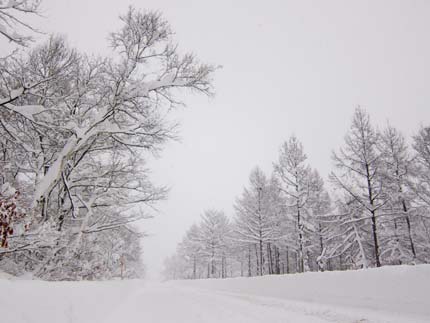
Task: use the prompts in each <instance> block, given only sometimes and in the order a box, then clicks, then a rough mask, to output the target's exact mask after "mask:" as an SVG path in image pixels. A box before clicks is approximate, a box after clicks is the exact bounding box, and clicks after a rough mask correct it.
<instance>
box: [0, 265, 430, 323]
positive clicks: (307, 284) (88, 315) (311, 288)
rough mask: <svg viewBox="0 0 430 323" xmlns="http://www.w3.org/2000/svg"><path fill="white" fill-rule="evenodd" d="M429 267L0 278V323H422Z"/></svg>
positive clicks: (428, 317)
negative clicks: (158, 277) (192, 277)
mask: <svg viewBox="0 0 430 323" xmlns="http://www.w3.org/2000/svg"><path fill="white" fill-rule="evenodd" d="M429 291H430V265H420V266H397V267H384V268H380V269H370V270H361V271H349V272H325V273H306V274H292V275H285V276H265V277H257V278H231V279H224V280H221V279H217V280H215V279H212V280H210V279H208V280H197V281H171V282H166V283H147V282H144V281H140V280H130V281H110V282H42V281H31V280H22V279H11V278H10V276H7V275H0V311H1V313H2V316H1V317H2V318H1V322H14V323H30V322H41V323H42V322H43V323H51V322H53V323H54V322H55V323H61V322H66V323H71V322H82V323H87V322H88V323H89V322H91V323H98V322H107V323H114V322H115V323H118V322H119V323H132V322H136V323H137V322H139V323H142V322H145V323H158V322H187V323H196V322H214V323H215V322H217V323H240V322H244V323H254V322H270V323H278V322H279V323H281V322H282V323H288V322H290V323H303V322H309V323H320V322H321V323H323V322H339V323H365V322H367V323H375V322H380V323H383V322H384V323H387V322H394V323H400V322H402V323H414V322H416V323H419V322H430V297H428V295H429Z"/></svg>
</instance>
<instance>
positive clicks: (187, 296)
mask: <svg viewBox="0 0 430 323" xmlns="http://www.w3.org/2000/svg"><path fill="white" fill-rule="evenodd" d="M369 317H371V318H369ZM107 322H109V323H114V322H127V323H134V322H136V323H138V322H139V323H141V322H151V323H170V322H172V323H173V322H176V323H179V322H184V323H194V322H196V323H197V322H207V323H220V322H222V323H240V322H243V323H254V322H255V323H257V322H259V323H261V322H271V323H302V322H303V323H304V322H306V323H327V322H342V323H347V322H350V323H358V322H362V323H364V322H369V323H370V322H405V321H403V320H394V321H393V320H387V319H386V318H377V317H374V315H373V317H372V315H370V316H366V315H363V314H360V313H359V311H355V310H352V311H349V313H348V311H346V310H335V309H333V308H330V307H324V306H320V305H319V306H315V305H310V304H306V303H298V302H291V301H285V300H281V299H271V298H261V297H255V296H247V295H241V294H230V293H225V292H214V291H204V290H198V289H192V288H186V287H176V286H175V287H172V286H170V285H163V284H158V285H149V286H147V287H146V288H144V289H142V290H140V291H138V292H137V293H136V294H134V295H131V296H130V297H129V299H128V300H127V301H125V302H124V303H123V305H122V306H120V307H119V308H118V309H117V310H116V311H115V312H114V313H113V314H112V315H110V318H109V320H108V321H107ZM409 322H412V321H409ZM417 322H418V321H417Z"/></svg>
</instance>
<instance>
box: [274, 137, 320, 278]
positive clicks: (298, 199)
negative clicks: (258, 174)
mask: <svg viewBox="0 0 430 323" xmlns="http://www.w3.org/2000/svg"><path fill="white" fill-rule="evenodd" d="M306 159H307V157H306V154H305V153H304V150H303V145H302V144H301V142H299V140H298V139H297V137H296V136H291V137H290V139H289V140H288V141H287V142H285V143H284V144H283V145H282V147H281V149H280V152H279V160H278V162H277V163H275V164H274V171H275V174H276V176H277V178H278V181H279V183H280V189H281V191H282V193H283V194H284V197H285V201H286V203H287V207H286V212H287V216H288V217H289V219H290V220H291V221H293V223H294V228H290V230H291V229H293V230H294V231H293V232H289V233H287V234H293V235H294V236H295V238H294V239H293V240H294V245H293V248H294V249H293V250H294V251H295V253H296V255H297V261H296V262H297V271H298V272H304V271H308V270H309V269H310V261H311V260H310V259H309V257H310V253H309V252H308V251H309V250H307V247H308V246H309V245H310V244H311V240H312V235H313V233H314V232H315V229H316V228H315V226H314V219H313V218H312V203H311V196H312V189H313V188H312V171H311V169H310V167H309V166H308V164H307V163H306Z"/></svg>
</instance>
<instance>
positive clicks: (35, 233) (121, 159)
mask: <svg viewBox="0 0 430 323" xmlns="http://www.w3.org/2000/svg"><path fill="white" fill-rule="evenodd" d="M121 20H122V22H123V25H122V27H121V28H120V29H119V31H117V32H114V33H112V34H111V35H110V45H111V47H112V48H113V53H112V54H113V58H103V57H101V58H91V57H88V56H86V55H83V54H79V53H77V51H75V50H73V49H70V48H69V47H68V46H67V44H66V43H65V41H64V40H63V39H62V38H59V37H51V38H50V39H49V40H48V42H47V43H45V44H43V45H40V46H38V47H36V48H35V49H34V50H32V51H31V52H29V53H28V55H25V56H22V57H20V58H17V57H10V58H8V59H7V63H5V64H2V78H1V79H0V138H1V139H0V144H1V147H2V148H3V150H2V155H3V158H4V159H3V160H5V162H4V163H2V165H1V166H2V168H3V169H5V170H6V172H5V174H4V175H3V177H4V178H7V179H8V180H10V179H17V181H18V179H22V178H24V177H25V178H26V184H27V185H28V186H30V188H31V189H30V190H28V192H27V193H28V194H29V195H30V203H29V206H28V212H27V213H28V214H29V215H30V216H31V218H32V222H33V225H32V226H31V232H28V234H27V235H26V236H25V237H22V239H29V237H30V236H31V237H32V239H33V240H32V241H33V243H32V244H31V246H30V247H29V249H32V250H37V251H38V252H39V250H44V251H43V252H42V253H41V254H40V255H39V257H33V258H32V259H33V260H34V263H35V264H33V265H32V266H31V267H33V268H34V270H35V272H38V273H46V272H49V268H50V267H52V266H54V265H55V264H56V263H57V262H58V261H61V262H62V263H63V262H64V260H62V259H72V258H73V259H74V257H75V256H76V255H77V254H79V253H80V250H81V248H82V247H83V245H86V246H88V245H89V241H90V240H91V241H99V240H100V239H98V238H90V239H89V238H87V237H88V236H89V235H100V234H102V232H105V231H108V230H114V229H118V230H120V228H121V227H124V226H126V225H127V224H129V223H130V222H133V221H136V220H138V219H142V218H145V217H147V216H148V215H149V214H148V211H147V210H148V209H147V208H146V206H147V205H150V204H152V203H155V202H156V201H158V200H160V199H162V198H164V197H165V193H166V190H165V189H164V188H162V187H161V188H157V187H155V186H154V185H153V184H152V183H151V181H150V179H149V176H148V170H147V169H146V167H145V158H146V155H145V153H147V152H149V153H152V152H156V151H158V150H159V149H161V147H162V145H163V143H165V142H166V140H169V139H170V138H172V136H173V134H174V129H175V125H174V123H172V124H170V123H169V122H168V121H166V120H168V115H169V112H170V111H171V109H172V108H173V107H175V106H177V105H179V104H181V101H180V99H179V92H181V90H190V91H193V92H199V93H203V94H207V95H210V94H211V75H212V72H213V70H214V68H213V67H212V66H209V65H205V64H201V63H199V62H198V61H197V59H196V58H195V57H194V56H193V55H191V54H185V55H180V54H179V52H178V49H177V47H176V46H173V45H172V35H173V33H172V31H171V29H170V27H169V25H168V23H167V22H166V21H165V20H164V19H163V18H162V17H161V15H160V14H159V13H154V12H139V11H135V10H134V9H133V8H130V9H129V11H128V13H127V14H126V15H124V16H122V17H121ZM103 234H104V233H103ZM22 239H21V240H22ZM18 240H19V239H17V241H18ZM41 248H42V249H41ZM124 248H126V244H124ZM75 258H76V257H75Z"/></svg>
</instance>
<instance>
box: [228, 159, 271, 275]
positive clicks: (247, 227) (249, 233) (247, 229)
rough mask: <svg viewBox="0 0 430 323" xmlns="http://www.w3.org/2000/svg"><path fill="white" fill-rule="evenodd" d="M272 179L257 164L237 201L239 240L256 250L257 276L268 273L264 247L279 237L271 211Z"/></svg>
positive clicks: (235, 224)
mask: <svg viewBox="0 0 430 323" xmlns="http://www.w3.org/2000/svg"><path fill="white" fill-rule="evenodd" d="M270 190H271V188H270V185H269V181H268V179H267V178H266V176H265V175H264V173H263V172H262V171H261V169H260V168H258V167H256V168H255V169H254V170H253V171H252V172H251V175H250V177H249V187H248V188H245V189H244V190H243V193H242V195H241V197H240V198H238V199H237V200H236V203H235V206H234V207H235V210H236V216H235V221H234V227H235V233H236V240H237V241H239V242H242V243H245V244H247V245H248V248H249V253H251V249H255V254H256V263H257V266H256V267H257V270H256V272H257V275H260V276H261V275H263V274H265V269H266V264H267V258H265V256H264V255H265V250H264V249H265V247H267V244H269V243H271V242H273V241H276V240H277V239H279V227H278V226H277V223H276V219H275V218H274V216H273V213H272V210H271V206H272V205H271V203H270V199H271V194H270Z"/></svg>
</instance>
